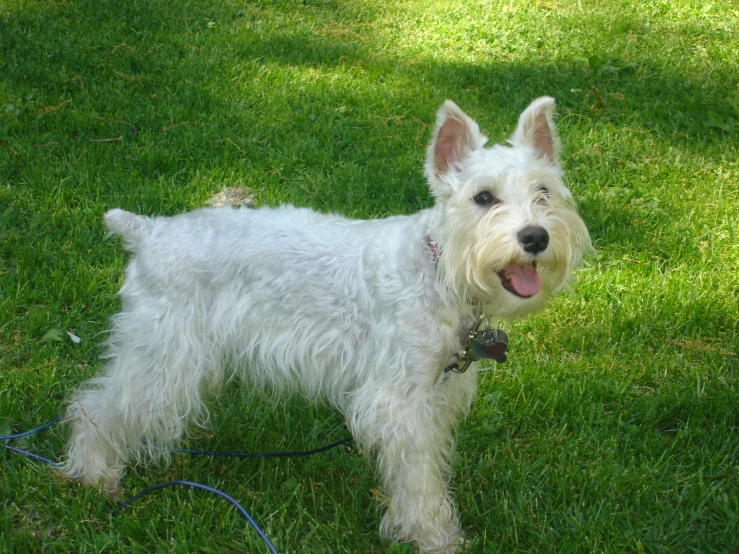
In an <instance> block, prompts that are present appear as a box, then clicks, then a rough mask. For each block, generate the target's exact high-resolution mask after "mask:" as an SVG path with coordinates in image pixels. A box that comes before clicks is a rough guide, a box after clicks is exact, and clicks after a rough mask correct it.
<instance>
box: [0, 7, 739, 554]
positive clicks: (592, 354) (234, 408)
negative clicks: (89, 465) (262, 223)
mask: <svg viewBox="0 0 739 554" xmlns="http://www.w3.org/2000/svg"><path fill="white" fill-rule="evenodd" d="M737 28H739V11H737V5H736V4H735V3H733V2H731V1H730V0H716V1H714V2H711V3H705V2H702V1H699V0H694V1H687V0H675V1H672V2H668V1H654V2H641V1H638V0H619V1H614V2H601V1H595V0H581V1H574V0H572V1H571V0H552V1H539V2H531V1H524V0H522V1H513V0H511V1H505V2H504V1H487V2H482V1H479V0H474V1H472V2H458V1H438V0H434V1H430V0H418V1H411V0H405V1H403V0H400V1H389V0H372V1H370V0H345V1H337V0H303V1H300V2H298V1H289V0H272V1H269V0H265V1H261V2H257V1H254V2H247V1H245V0H219V1H213V0H198V1H188V0H180V1H178V2H173V1H171V0H148V1H146V2H144V1H135V0H133V1H129V2H120V1H117V2H114V1H111V0H96V1H92V0H58V1H33V0H25V1H23V2H20V1H17V0H0V434H5V433H7V432H11V431H13V432H14V431H19V430H23V429H27V428H29V427H31V426H35V425H37V424H40V423H42V422H44V421H46V420H48V419H51V418H52V417H54V416H56V415H57V414H59V412H60V409H61V403H62V401H63V399H64V398H65V397H66V396H67V394H68V393H69V392H70V390H71V389H72V388H73V387H74V386H76V385H77V384H79V383H80V382H82V381H83V380H85V379H87V378H88V377H90V376H91V375H93V374H94V373H95V372H96V371H98V370H99V368H100V365H101V361H100V360H99V358H98V356H99V354H100V344H101V342H102V340H103V338H104V333H105V331H106V327H107V322H108V319H109V317H110V316H111V315H113V314H114V313H115V312H116V310H117V308H118V300H117V298H116V297H115V292H116V290H117V288H118V287H119V286H120V284H121V278H122V277H121V276H122V271H123V268H124V266H125V256H124V254H123V252H122V249H121V248H120V246H119V244H118V243H117V242H116V241H112V240H106V238H105V233H104V230H103V228H102V225H101V216H102V214H103V213H104V211H105V210H107V209H109V208H112V207H123V208H127V209H131V210H135V211H138V212H142V213H147V214H174V213H178V212H182V211H185V210H188V209H192V208H195V207H198V206H201V205H203V204H204V203H205V201H206V200H207V199H208V198H209V197H211V196H212V195H213V194H215V193H217V192H219V191H220V190H221V189H222V188H223V187H226V186H243V187H248V188H249V189H251V190H252V191H253V194H254V196H255V198H256V201H257V204H259V205H275V204H279V203H281V202H292V203H293V204H296V205H301V206H310V207H313V208H315V209H318V210H322V211H336V212H339V213H343V214H346V215H349V216H356V217H379V216H386V215H390V214H398V213H411V212H414V211H416V210H418V209H420V208H423V207H426V206H429V205H430V204H431V202H432V200H431V198H430V196H429V194H428V191H427V187H426V184H425V182H424V180H423V177H422V172H421V167H422V159H423V152H424V147H425V145H426V143H427V141H428V135H429V125H430V124H431V123H432V122H433V118H434V113H435V110H436V108H437V107H438V105H439V104H441V102H442V101H443V100H444V99H445V98H452V99H454V100H455V101H456V102H457V103H458V104H459V105H460V106H461V107H462V108H463V109H464V110H466V111H467V112H468V113H469V114H470V115H472V116H473V117H474V118H476V119H477V120H478V121H479V123H480V124H481V127H482V128H483V129H484V130H485V131H486V132H487V133H488V135H489V136H490V137H491V138H492V139H493V140H495V141H501V140H503V139H504V138H505V137H506V136H507V135H508V134H509V133H510V132H512V130H513V125H514V123H515V121H516V118H517V116H518V113H519V112H520V110H521V109H523V108H524V107H525V106H526V105H527V103H528V102H529V101H530V100H532V99H533V98H534V97H536V96H538V95H542V94H550V95H553V96H556V97H557V100H558V106H559V112H560V119H559V127H560V132H561V134H562V138H563V141H564V144H565V149H564V163H565V165H566V168H567V172H568V179H569V183H570V185H571V188H572V190H573V194H574V195H575V197H576V199H577V200H578V203H579V206H580V209H581V212H582V214H583V217H584V219H585V221H586V223H587V224H588V227H589V228H590V230H591V234H592V236H593V239H594V242H595V245H596V247H597V250H598V252H599V256H598V257H597V258H594V259H592V260H591V261H590V262H589V263H588V264H587V266H586V267H585V268H584V269H583V271H582V272H581V273H580V276H579V279H578V282H577V284H576V285H575V287H574V289H573V291H572V292H571V293H569V294H567V295H565V296H563V297H561V298H560V299H558V301H556V302H555V303H554V305H553V306H552V307H551V308H550V309H549V310H548V311H547V312H546V313H545V314H543V315H541V316H539V317H537V318H534V319H530V320H526V321H523V322H519V323H516V324H514V325H512V326H511V329H510V334H511V338H512V352H511V356H510V363H508V364H505V365H501V366H497V367H494V368H492V370H491V371H489V372H487V373H484V374H482V375H481V376H480V378H479V379H480V389H481V390H480V395H479V398H478V400H477V402H476V403H475V405H474V407H473V410H472V412H471V414H470V415H469V417H468V418H467V420H466V421H465V422H464V423H463V424H462V425H461V427H460V434H459V443H458V451H459V454H458V457H457V461H456V464H455V471H456V476H455V479H454V482H455V484H456V489H457V493H456V495H457V499H458V505H459V509H460V512H461V513H462V520H463V525H464V528H465V530H466V531H467V536H468V538H469V539H470V547H469V552H501V553H509V552H558V553H559V552H606V553H612V552H670V553H673V552H674V553H690V552H695V553H708V552H716V553H726V554H731V553H733V552H736V551H737V550H739V429H738V428H739V408H738V407H739V380H738V379H739V372H738V370H739V364H738V363H737V352H738V351H739V337H738V332H739V329H738V327H737V321H738V320H739V301H738V300H737V298H738V297H739V284H738V283H739V281H738V280H737V275H738V274H739V239H738V238H737V232H738V231H739V213H738V212H739V210H738V208H737V206H738V205H739V185H738V183H739V162H738V161H737V160H739V156H738V155H737V147H738V146H739V63H738V61H737V60H739V39H737V35H736V29H737ZM100 139H120V140H115V141H108V142H96V141H99V140H100ZM50 331H51V334H49V332H50ZM59 331H62V332H63V331H70V332H73V333H75V334H76V335H78V336H79V337H81V338H82V343H81V344H79V345H75V344H73V343H72V342H71V341H69V340H67V335H66V333H62V334H59ZM55 333H56V334H55ZM55 339H61V340H55ZM213 413H214V419H213V424H212V426H211V428H210V429H208V430H207V432H204V433H197V434H196V436H195V437H194V438H193V439H192V440H190V441H188V442H189V444H190V445H192V446H193V447H200V448H214V449H238V450H264V449H281V448H302V447H311V446H314V445H317V444H322V443H325V442H329V441H331V440H333V439H334V438H335V437H337V436H340V435H341V423H342V419H341V417H340V416H339V415H338V414H335V413H333V412H332V411H331V410H329V409H327V408H325V407H312V406H307V405H305V404H304V403H303V402H302V401H301V400H300V399H293V400H291V401H290V402H289V403H287V404H281V405H279V406H277V407H275V406H272V405H271V404H270V402H269V401H267V400H266V399H264V398H261V397H258V396H257V397H253V398H246V397H245V395H244V394H243V391H241V390H240V389H239V387H238V385H235V384H234V385H231V386H230V387H229V388H228V389H227V391H226V394H225V398H224V399H222V400H221V401H220V402H219V403H218V406H217V408H216V409H215V410H214V412H213ZM22 444H23V445H25V446H27V447H29V448H31V449H33V450H34V451H37V452H40V453H45V454H49V455H52V456H59V455H60V454H61V452H62V450H63V444H64V430H62V429H60V428H54V429H53V430H51V431H48V432H44V433H42V434H41V435H40V436H37V437H33V438H29V439H27V440H25V441H23V442H22ZM0 468H2V470H1V471H0V500H1V501H2V504H1V506H2V519H1V520H0V522H1V523H0V549H1V550H2V551H4V552H41V551H45V552H68V551H69V552H103V551H105V552H151V551H159V552H196V551H204V552H224V551H225V552H236V551H241V552H261V551H265V550H264V547H263V546H262V545H261V544H260V542H259V539H258V538H256V536H255V534H254V533H253V532H252V530H251V529H249V528H248V527H247V526H246V525H245V522H244V521H243V520H242V519H240V517H239V516H238V514H237V513H236V510H235V509H233V508H232V507H230V506H229V505H227V504H225V503H224V502H223V501H221V500H220V499H217V498H215V497H211V496H209V495H206V494H205V493H201V492H197V491H192V490H174V489H169V490H166V491H160V492H158V493H155V494H154V495H152V496H149V497H147V498H145V499H143V500H141V501H139V502H138V503H137V504H135V505H134V506H133V507H131V508H130V509H129V510H128V511H127V512H125V513H121V514H118V513H117V511H116V508H115V506H114V505H113V504H111V503H110V502H109V501H107V500H106V499H105V497H104V496H102V495H101V494H100V493H98V492H97V491H94V490H88V489H81V488H79V487H77V486H76V485H74V484H72V483H70V482H68V481H66V480H64V479H63V478H61V477H59V476H56V475H55V474H54V473H53V472H51V471H49V469H48V468H47V467H45V466H42V465H39V464H36V463H33V462H30V461H28V460H26V459H24V458H22V457H20V456H16V455H11V454H9V453H8V454H1V455H0ZM171 478H182V479H189V480H193V481H199V482H204V483H207V484H209V485H211V486H216V487H218V488H221V489H223V490H225V491H226V492H228V493H230V494H232V495H234V496H235V497H236V498H238V499H239V500H240V501H242V503H243V504H244V505H245V507H246V508H247V509H248V510H249V511H250V512H251V513H252V514H253V515H254V516H255V518H256V519H257V520H258V521H259V522H260V523H261V524H262V525H263V527H264V529H265V531H266V532H267V534H268V535H269V536H270V537H271V539H272V540H273V541H274V542H275V544H276V545H277V547H278V549H279V550H280V551H281V552H350V553H356V552H402V551H405V547H403V546H401V545H398V544H392V545H388V544H386V543H383V542H381V541H380V540H379V539H378V538H377V533H376V530H377V527H378V524H379V513H380V512H379V509H378V498H379V494H378V492H377V490H376V487H377V485H376V481H375V479H374V477H373V475H372V472H371V471H370V470H369V469H368V467H367V465H366V463H365V462H364V460H363V459H362V458H361V457H360V456H358V455H356V453H354V452H352V451H351V450H347V449H343V448H342V449H337V450H334V451H332V452H329V453H325V454H322V455H319V456H316V457H313V458H310V459H291V460H271V461H254V460H242V461H237V460H229V459H210V458H193V457H188V456H175V457H174V459H173V463H172V465H171V466H170V467H169V468H162V467H157V468H149V469H143V468H139V469H136V470H134V471H132V472H131V473H130V474H129V476H128V478H127V481H126V486H127V492H128V493H130V494H133V493H134V492H135V491H138V490H141V489H142V488H144V487H145V486H148V485H151V484H155V483H159V482H162V481H163V480H166V479H171Z"/></svg>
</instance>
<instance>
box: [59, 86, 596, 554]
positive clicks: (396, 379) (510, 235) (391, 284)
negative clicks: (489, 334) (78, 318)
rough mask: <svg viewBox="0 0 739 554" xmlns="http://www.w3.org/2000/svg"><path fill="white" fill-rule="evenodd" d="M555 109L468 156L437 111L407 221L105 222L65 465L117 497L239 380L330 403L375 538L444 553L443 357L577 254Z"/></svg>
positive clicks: (452, 109)
mask: <svg viewBox="0 0 739 554" xmlns="http://www.w3.org/2000/svg"><path fill="white" fill-rule="evenodd" d="M553 110H554V100H553V99H552V98H548V97H543V98H539V99H537V100H536V101H534V102H533V103H532V104H531V105H530V106H529V107H528V108H527V109H526V110H525V111H524V112H523V113H522V114H521V116H520V119H519V122H518V128H517V129H516V131H515V133H514V134H513V136H512V138H511V139H510V145H509V146H502V145H496V146H492V147H491V148H485V147H484V144H485V142H486V140H487V139H486V137H485V136H483V135H482V134H481V133H480V131H479V129H478V126H477V124H476V123H475V122H474V121H472V119H470V118H469V117H468V116H467V115H466V114H464V113H463V112H462V111H461V110H460V109H459V108H458V107H457V106H456V105H455V104H454V103H453V102H450V101H447V102H446V103H445V104H444V105H443V106H442V107H441V108H440V110H439V112H438V115H437V122H436V129H435V131H434V133H433V139H432V142H431V145H430V147H429V149H428V155H427V159H426V177H427V178H428V181H429V184H430V186H431V192H432V193H433V195H434V197H435V199H436V202H435V205H434V207H432V208H429V209H427V210H423V211H421V212H419V213H417V214H415V215H411V216H399V217H390V218H387V219H382V220H375V221H355V220H348V219H344V218H342V217H339V216H336V215H324V214H318V213H315V212H313V211H310V210H307V209H298V208H294V207H291V206H282V207H280V208H275V209H270V208H263V209H259V210H252V209H238V210H235V209H231V208H217V209H201V210H196V211H194V212H191V213H186V214H182V215H179V216H175V217H157V218H149V217H143V216H138V215H134V214H132V213H129V212H125V211H123V210H119V209H115V210H111V211H109V212H108V213H107V214H106V216H105V223H106V225H107V226H108V228H109V229H110V230H111V231H112V232H113V233H116V234H118V235H121V236H122V237H123V241H124V245H125V247H126V248H127V249H128V250H129V251H131V252H133V253H134V255H133V257H132V259H131V262H130V264H129V265H128V269H127V271H126V279H125V284H124V285H123V288H122V289H121V291H120V295H121V298H122V302H123V308H122V311H121V313H120V314H118V315H117V316H116V317H115V318H114V320H113V329H112V334H111V338H110V341H109V353H108V355H107V358H108V362H107V365H106V367H105V370H104V373H103V374H102V375H101V376H99V377H97V378H95V379H93V380H91V381H90V382H89V383H88V384H87V385H86V386H85V387H84V388H82V389H80V390H78V391H77V392H76V394H75V395H74V397H73V398H72V399H71V400H70V403H69V407H68V413H67V420H68V421H70V422H72V424H73V431H72V436H71V439H70V442H69V447H68V456H67V460H66V465H65V470H66V472H67V474H68V475H70V476H71V477H74V478H76V479H79V480H80V481H82V482H83V483H86V484H90V485H97V484H98V483H99V482H100V481H102V483H103V486H104V489H105V490H106V491H107V492H110V493H115V492H116V491H117V490H118V488H119V481H120V479H121V477H122V475H123V473H124V468H125V466H126V465H127V464H131V463H135V462H137V461H139V460H141V459H142V456H148V457H150V458H154V459H158V458H162V457H164V458H165V459H166V458H167V456H168V449H169V448H171V447H172V446H174V445H175V444H176V443H177V441H178V440H179V439H180V438H181V437H182V435H183V434H184V433H185V432H186V429H187V426H188V424H190V423H192V422H196V423H198V424H203V423H204V422H205V420H206V419H207V410H206V408H205V400H206V399H207V396H208V393H209V392H212V391H214V390H215V389H217V388H218V387H219V385H220V384H221V383H222V382H223V380H224V378H225V377H228V376H230V375H231V374H232V373H233V372H238V374H239V375H240V376H241V377H242V378H243V379H244V380H246V381H248V382H249V383H250V384H252V385H256V386H261V385H269V386H271V387H273V388H276V389H278V390H299V391H301V392H302V393H303V394H305V395H306V396H307V397H310V398H321V397H322V398H327V399H328V400H329V401H330V402H331V403H332V404H333V405H334V406H336V407H337V408H338V409H339V410H341V411H342V413H343V414H344V415H345V416H346V419H347V422H348V425H349V428H350V430H351V432H352V434H353V436H354V438H355V440H356V441H357V443H358V444H359V445H360V446H361V447H362V448H363V449H364V451H366V452H368V453H371V455H372V459H373V460H374V461H375V462H376V466H377V469H378V472H379V475H380V478H381V479H382V483H383V486H384V490H385V494H386V495H387V497H388V499H389V501H388V506H387V510H386V513H385V515H384V518H383V521H382V524H381V531H382V532H383V533H384V534H386V535H390V536H394V537H396V538H398V539H400V540H405V541H411V542H413V543H415V544H416V545H417V547H418V548H419V549H420V550H421V551H423V552H453V551H454V550H455V549H456V548H457V545H458V544H459V541H460V536H461V534H460V529H459V522H458V517H457V514H456V511H455V508H454V504H453V502H452V498H451V494H450V491H449V485H448V480H449V473H450V462H451V459H452V450H453V443H454V437H453V432H454V427H455V424H456V423H457V421H458V420H459V419H460V417H461V416H462V415H463V414H464V413H465V412H466V410H467V409H468V408H469V406H470V403H471V402H472V400H473V398H474V396H475V393H476V389H477V384H476V372H475V371H474V367H475V366H474V365H473V366H472V368H473V370H472V371H467V372H462V371H459V367H458V365H456V366H455V365H453V364H455V363H459V362H460V361H464V353H463V351H464V350H465V349H466V348H467V347H468V346H469V341H468V335H469V334H470V331H471V329H473V328H475V329H476V325H477V322H478V321H479V320H480V317H481V316H483V317H484V316H487V317H495V318H503V319H505V320H509V319H512V318H516V317H520V316H523V315H527V314H531V313H534V312H537V311H539V310H541V309H542V308H543V307H544V306H545V304H546V302H547V300H548V298H550V297H551V295H552V294H554V293H556V292H558V291H560V290H561V289H562V288H563V287H564V286H565V284H566V283H567V281H568V279H569V278H570V276H571V273H572V270H573V269H574V268H576V267H577V266H578V265H579V264H580V263H581V260H582V256H583V253H584V252H585V251H587V250H588V249H589V248H590V238H589V236H588V232H587V230H586V228H585V225H584V223H583V221H582V220H581V219H580V217H579V216H578V215H577V211H576V208H575V205H574V202H573V199H572V196H571V194H570V192H569V191H568V190H567V188H565V186H564V184H563V182H562V171H561V169H560V166H559V150H560V142H559V140H558V138H557V134H556V130H555V126H554V122H553ZM450 367H451V368H453V369H456V370H457V371H451V372H448V371H445V368H446V369H447V370H448V369H449V368H450Z"/></svg>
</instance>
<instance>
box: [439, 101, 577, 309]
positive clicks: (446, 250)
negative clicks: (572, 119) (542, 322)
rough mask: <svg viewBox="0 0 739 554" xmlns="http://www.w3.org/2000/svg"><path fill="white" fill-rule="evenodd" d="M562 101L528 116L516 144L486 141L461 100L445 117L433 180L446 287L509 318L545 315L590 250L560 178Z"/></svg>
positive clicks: (442, 112) (533, 107)
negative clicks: (557, 109)
mask: <svg viewBox="0 0 739 554" xmlns="http://www.w3.org/2000/svg"><path fill="white" fill-rule="evenodd" d="M553 114H554V99H553V98H549V97H542V98H539V99H537V100H535V101H534V102H532V103H531V104H530V105H529V107H528V108H526V110H524V112H523V113H522V114H521V116H520V118H519V120H518V127H517V128H516V131H515V132H514V133H513V136H512V137H511V138H510V140H509V145H507V146H504V145H494V146H492V147H490V148H486V147H485V146H484V145H485V142H486V141H487V137H485V136H484V135H482V134H481V133H480V130H479V128H478V126H477V123H475V122H474V121H473V120H472V119H470V118H469V117H468V116H467V115H466V114H465V113H464V112H463V111H462V110H460V109H459V108H458V107H457V105H456V104H454V103H453V102H451V101H447V102H445V103H444V105H443V106H442V107H441V108H440V109H439V112H438V114H437V121H436V129H435V131H434V134H433V140H432V141H431V145H430V146H429V149H428V153H427V159H426V176H427V178H428V180H429V184H430V186H431V192H432V193H433V195H434V196H435V197H436V203H437V206H438V207H440V208H441V210H440V211H441V228H440V229H439V230H438V232H439V233H440V235H441V236H439V237H431V238H432V239H433V240H438V241H439V242H440V245H441V250H442V253H441V257H440V259H439V262H438V263H439V270H440V275H441V277H442V279H444V281H445V282H446V285H447V286H449V287H451V288H452V289H453V290H455V291H457V293H458V294H460V295H462V296H464V297H465V299H466V300H468V301H470V300H473V299H474V300H475V301H477V302H481V303H483V304H485V305H486V306H487V310H488V311H489V313H491V314H492V315H496V316H500V317H504V318H511V317H516V316H520V315H524V314H528V313H533V312H536V311H538V310H540V309H542V308H543V307H544V305H545V303H546V300H547V299H548V298H549V297H550V296H551V295H552V294H554V293H556V292H558V291H560V290H561V289H562V288H563V287H564V286H565V285H566V284H567V281H568V279H569V278H570V276H571V274H572V271H573V270H574V269H575V268H576V267H578V266H579V265H580V263H581V261H582V257H583V254H584V252H586V251H587V250H589V249H590V248H591V246H590V237H589V235H588V231H587V229H586V227H585V224H584V223H583V221H582V219H581V218H580V216H579V215H578V214H577V208H576V207H575V202H574V200H573V198H572V195H571V194H570V191H569V190H568V189H567V187H565V185H564V183H563V182H562V170H561V168H560V164H559V151H560V141H559V137H558V136H557V131H556V128H555V125H554V120H553Z"/></svg>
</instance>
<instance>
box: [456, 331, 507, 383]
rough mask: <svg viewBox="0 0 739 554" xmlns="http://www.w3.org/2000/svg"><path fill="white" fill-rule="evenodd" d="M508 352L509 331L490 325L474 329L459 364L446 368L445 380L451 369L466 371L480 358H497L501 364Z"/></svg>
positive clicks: (458, 371) (460, 371) (459, 371)
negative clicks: (481, 328) (485, 327)
mask: <svg viewBox="0 0 739 554" xmlns="http://www.w3.org/2000/svg"><path fill="white" fill-rule="evenodd" d="M507 352H508V333H506V332H505V331H504V330H503V329H500V328H498V327H488V328H487V329H483V330H482V331H475V330H473V331H472V333H470V336H469V338H468V339H467V342H466V343H465V345H464V352H462V354H461V355H460V356H459V361H460V362H462V366H461V367H460V366H459V364H452V365H450V366H447V367H446V368H445V369H444V377H445V378H444V380H443V381H442V382H445V381H446V380H447V379H446V377H447V374H448V373H449V372H450V371H453V372H454V373H464V372H465V371H467V368H469V367H470V365H471V364H472V362H476V361H478V360H495V361H496V362H498V363H499V364H502V363H503V362H505V361H506V359H507V356H506V353H507Z"/></svg>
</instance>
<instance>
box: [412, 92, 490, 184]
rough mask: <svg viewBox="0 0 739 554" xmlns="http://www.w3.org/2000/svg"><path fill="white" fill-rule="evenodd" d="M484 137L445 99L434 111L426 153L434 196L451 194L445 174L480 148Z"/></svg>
mask: <svg viewBox="0 0 739 554" xmlns="http://www.w3.org/2000/svg"><path fill="white" fill-rule="evenodd" d="M487 140H488V139H487V137H486V136H485V135H483V134H482V133H480V128H479V127H478V126H477V123H475V122H474V121H473V120H472V119H471V118H470V117H469V116H468V115H467V114H466V113H464V112H463V111H462V110H460V109H459V107H458V106H457V105H456V104H455V103H454V102H452V101H451V100H447V101H446V102H444V104H443V105H442V106H441V108H439V111H438V112H437V113H436V128H435V129H434V134H433V138H432V140H431V145H430V146H429V148H428V150H427V152H426V177H427V178H428V180H429V183H430V184H431V192H432V193H433V194H434V196H436V197H437V198H447V197H449V196H450V195H451V193H452V190H451V188H450V187H451V184H452V181H450V179H449V177H450V176H451V175H452V174H453V173H455V172H457V171H459V170H460V169H461V166H462V162H463V160H464V158H465V157H466V156H467V155H468V154H469V153H470V152H472V151H474V150H477V149H479V148H482V147H483V145H484V144H485V142H486V141H487Z"/></svg>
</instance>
